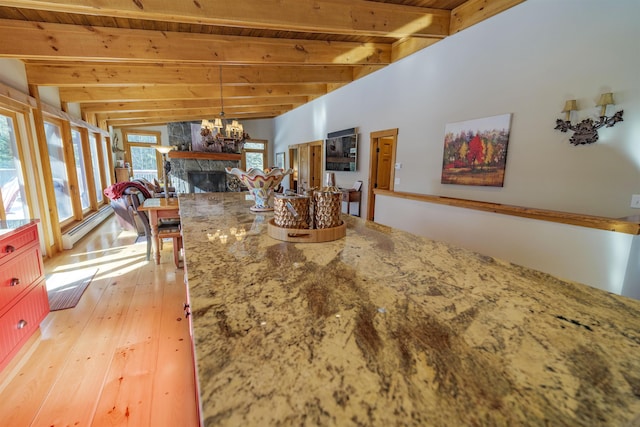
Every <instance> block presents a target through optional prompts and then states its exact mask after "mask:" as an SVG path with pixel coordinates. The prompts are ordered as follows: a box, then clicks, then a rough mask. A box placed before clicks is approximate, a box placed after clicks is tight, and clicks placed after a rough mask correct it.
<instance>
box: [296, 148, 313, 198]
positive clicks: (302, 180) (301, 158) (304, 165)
mask: <svg viewBox="0 0 640 427" xmlns="http://www.w3.org/2000/svg"><path fill="white" fill-rule="evenodd" d="M310 153H311V151H310V149H309V143H306V144H299V145H298V187H299V189H301V190H306V189H307V188H309V187H310V184H311V173H310V172H311V165H310V157H311V155H310Z"/></svg>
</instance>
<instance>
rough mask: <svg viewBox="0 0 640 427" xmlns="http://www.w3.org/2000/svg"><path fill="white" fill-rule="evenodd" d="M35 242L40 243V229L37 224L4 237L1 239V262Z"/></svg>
mask: <svg viewBox="0 0 640 427" xmlns="http://www.w3.org/2000/svg"><path fill="white" fill-rule="evenodd" d="M33 242H38V227H37V225H36V224H35V223H33V224H30V225H29V226H27V227H24V228H22V229H21V230H19V231H16V232H12V233H10V234H7V235H6V236H3V237H2V238H1V239H0V260H2V259H4V258H5V257H7V256H8V255H11V254H12V253H14V252H16V251H18V250H20V249H21V248H23V247H25V246H28V245H29V244H31V243H33Z"/></svg>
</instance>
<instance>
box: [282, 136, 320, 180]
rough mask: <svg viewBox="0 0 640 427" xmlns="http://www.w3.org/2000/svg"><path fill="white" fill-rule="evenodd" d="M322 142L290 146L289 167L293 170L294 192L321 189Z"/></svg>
mask: <svg viewBox="0 0 640 427" xmlns="http://www.w3.org/2000/svg"><path fill="white" fill-rule="evenodd" d="M322 142H323V141H322V140H319V141H312V142H305V143H303V144H296V145H290V146H289V167H291V168H292V169H293V177H292V179H291V181H290V183H291V186H290V187H289V188H291V189H292V190H294V191H296V192H301V191H302V190H307V189H309V188H320V186H321V183H322Z"/></svg>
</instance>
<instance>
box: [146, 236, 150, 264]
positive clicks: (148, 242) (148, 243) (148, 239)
mask: <svg viewBox="0 0 640 427" xmlns="http://www.w3.org/2000/svg"><path fill="white" fill-rule="evenodd" d="M145 237H146V238H147V261H149V260H150V259H151V239H152V238H151V236H150V235H146V236H145Z"/></svg>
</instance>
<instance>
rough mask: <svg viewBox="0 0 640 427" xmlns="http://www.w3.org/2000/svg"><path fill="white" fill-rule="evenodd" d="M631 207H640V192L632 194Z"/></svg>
mask: <svg viewBox="0 0 640 427" xmlns="http://www.w3.org/2000/svg"><path fill="white" fill-rule="evenodd" d="M631 207H632V208H636V209H640V194H634V195H632V196H631Z"/></svg>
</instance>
